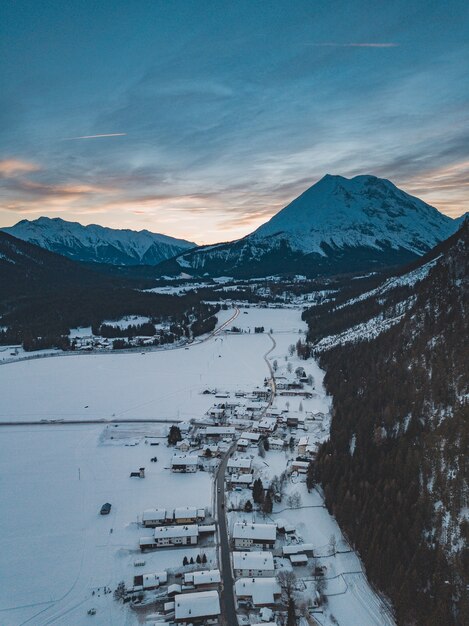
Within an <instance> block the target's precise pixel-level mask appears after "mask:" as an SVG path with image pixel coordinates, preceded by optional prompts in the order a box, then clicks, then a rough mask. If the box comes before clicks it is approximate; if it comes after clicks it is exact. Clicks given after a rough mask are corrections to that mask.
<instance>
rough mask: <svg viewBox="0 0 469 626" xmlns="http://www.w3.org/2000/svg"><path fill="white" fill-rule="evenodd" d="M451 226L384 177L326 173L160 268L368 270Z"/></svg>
mask: <svg viewBox="0 0 469 626" xmlns="http://www.w3.org/2000/svg"><path fill="white" fill-rule="evenodd" d="M458 226H459V222H458V221H457V220H453V219H452V218H450V217H448V216H446V215H443V214H442V213H440V212H439V211H438V210H437V209H435V208H434V207H432V206H430V205H428V204H426V203H425V202H423V201H422V200H419V199H418V198H415V197H414V196H411V195H409V194H407V193H405V192H404V191H402V190H400V189H398V188H397V187H396V186H395V185H394V184H393V183H391V182H390V181H388V180H385V179H380V178H377V177H375V176H369V175H366V176H356V177H355V178H351V179H347V178H344V177H343V176H331V175H326V176H325V177H324V178H322V179H321V180H320V181H319V182H317V183H316V184H315V185H313V186H312V187H310V188H309V189H308V190H306V191H305V192H304V193H303V194H301V195H300V196H299V197H298V198H296V199H295V200H293V202H291V203H290V204H289V205H288V206H286V207H285V208H284V209H283V210H281V211H280V212H279V213H277V214H276V215H274V216H273V217H272V218H271V219H270V220H269V221H268V222H267V223H266V224H263V225H262V226H260V227H259V228H258V229H257V230H255V231H254V232H253V233H251V234H250V235H247V236H246V237H244V238H243V239H239V240H237V241H234V242H230V243H224V244H217V245H214V246H205V247H200V248H194V249H193V250H190V251H186V252H183V253H181V254H180V255H178V256H177V257H176V258H175V259H171V260H169V261H167V262H165V263H162V265H161V266H160V268H161V271H163V272H165V273H167V274H177V273H178V272H184V273H186V274H191V275H203V274H205V273H207V274H209V275H215V276H217V275H218V276H220V275H227V276H234V277H250V276H266V275H271V274H282V273H300V274H306V275H309V276H312V275H318V274H323V275H325V274H338V273H344V272H347V273H348V272H354V271H370V270H372V269H374V268H380V267H385V266H392V265H400V264H403V263H406V262H409V261H411V260H412V259H414V258H416V257H418V256H421V255H422V254H424V253H425V252H427V251H428V250H430V249H431V248H432V247H433V246H435V245H436V244H437V243H438V242H439V241H442V240H444V239H446V238H447V237H449V236H450V235H451V234H452V233H453V232H455V231H456V230H457V228H458Z"/></svg>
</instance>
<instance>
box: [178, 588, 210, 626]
mask: <svg viewBox="0 0 469 626" xmlns="http://www.w3.org/2000/svg"><path fill="white" fill-rule="evenodd" d="M174 614H175V617H174V619H175V622H176V624H189V623H190V624H193V625H194V626H196V625H199V624H200V625H205V624H217V623H218V616H219V615H220V599H219V597H218V591H216V590H212V591H199V592H194V593H182V594H180V595H178V596H176V597H175V599H174Z"/></svg>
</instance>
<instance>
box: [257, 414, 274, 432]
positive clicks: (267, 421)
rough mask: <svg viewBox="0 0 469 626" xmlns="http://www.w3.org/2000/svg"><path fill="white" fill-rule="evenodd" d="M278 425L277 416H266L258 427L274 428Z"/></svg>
mask: <svg viewBox="0 0 469 626" xmlns="http://www.w3.org/2000/svg"><path fill="white" fill-rule="evenodd" d="M276 425H277V420H276V419H275V417H264V418H263V419H261V421H260V422H259V423H258V424H257V427H258V428H265V429H266V430H273V429H274V428H275V426H276Z"/></svg>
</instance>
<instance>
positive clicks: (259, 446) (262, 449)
mask: <svg viewBox="0 0 469 626" xmlns="http://www.w3.org/2000/svg"><path fill="white" fill-rule="evenodd" d="M257 453H258V454H259V456H260V457H261V458H262V459H263V458H264V457H265V447H264V442H263V441H262V439H260V440H259V443H258V444H257Z"/></svg>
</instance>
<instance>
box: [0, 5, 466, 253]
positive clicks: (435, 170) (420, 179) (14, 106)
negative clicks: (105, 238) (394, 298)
mask: <svg viewBox="0 0 469 626" xmlns="http://www.w3.org/2000/svg"><path fill="white" fill-rule="evenodd" d="M468 33H469V3H468V2H467V0H451V1H450V2H445V1H443V0H441V1H432V0H421V1H420V0H406V1H403V2H399V1H393V2H379V1H376V0H372V1H365V0H343V1H334V0H327V1H317V0H310V1H306V0H290V1H288V2H287V1H282V2H278V1H276V0H269V1H268V2H267V1H264V2H260V1H255V0H249V1H246V2H244V1H240V0H238V1H235V2H228V1H227V0H225V1H222V0H219V1H218V2H210V1H207V0H199V1H197V2H195V1H191V0H181V1H178V0H174V1H169V0H168V1H162V2H159V1H154V0H138V1H135V2H131V1H128V0H127V1H119V0H96V1H94V0H73V1H69V0H57V1H55V0H47V1H46V0H44V1H38V0H32V1H30V0H18V1H13V0H3V2H2V6H1V9H0V85H1V89H0V129H1V133H0V226H9V225H12V224H13V223H15V222H17V221H18V220H20V219H24V218H27V219H35V218H37V217H39V216H40V215H47V216H50V217H62V218H63V219H67V220H74V221H79V222H81V223H83V224H89V223H99V224H103V225H105V226H112V227H116V228H133V229H137V230H140V229H143V228H147V229H149V230H152V231H155V232H163V233H165V234H169V235H173V236H177V237H185V238H187V239H190V240H192V241H196V242H197V243H210V242H215V241H222V240H229V239H234V238H237V237H240V236H242V235H245V234H247V233H248V232H250V231H252V230H253V229H254V228H255V227H257V226H258V225H260V224H261V223H263V222H264V221H266V220H267V219H268V218H269V217H270V216H271V215H272V214H273V213H275V212H276V211H278V210H279V209H280V208H282V207H283V206H284V205H285V204H287V203H288V202H289V201H290V200H292V199H293V198H294V197H296V196H297V195H298V194H299V193H301V192H302V191H304V190H305V189H306V188H307V187H309V186H310V185H312V184H313V183H315V182H316V181H317V180H318V179H319V178H321V177H322V176H323V175H324V174H326V173H331V174H341V175H344V176H353V175H356V174H363V173H371V174H375V175H377V176H383V177H385V178H389V179H390V180H392V181H393V182H394V183H396V184H397V185H398V186H400V187H402V188H403V189H404V190H405V191H408V192H410V193H413V194H415V195H417V196H419V197H420V198H422V199H423V200H425V201H427V202H429V203H430V204H433V205H434V206H436V207H437V208H439V209H440V210H441V211H443V212H445V213H447V214H449V215H451V216H457V215H460V214H462V213H463V212H465V211H467V210H469V194H468V190H469V79H468V72H469V36H468Z"/></svg>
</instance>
